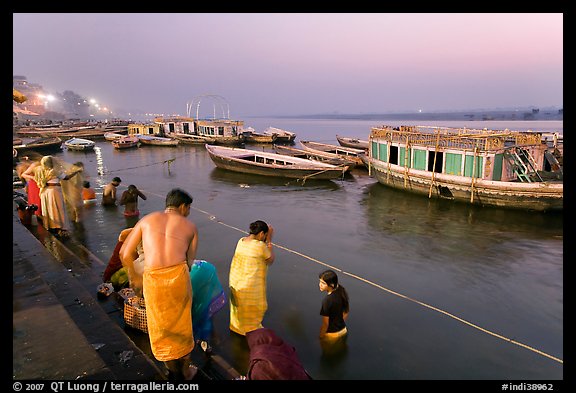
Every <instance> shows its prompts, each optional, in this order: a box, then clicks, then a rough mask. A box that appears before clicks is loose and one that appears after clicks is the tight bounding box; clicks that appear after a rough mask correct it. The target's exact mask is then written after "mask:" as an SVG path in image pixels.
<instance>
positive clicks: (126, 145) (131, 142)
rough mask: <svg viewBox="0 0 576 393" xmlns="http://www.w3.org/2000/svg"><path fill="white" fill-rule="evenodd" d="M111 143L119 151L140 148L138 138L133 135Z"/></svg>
mask: <svg viewBox="0 0 576 393" xmlns="http://www.w3.org/2000/svg"><path fill="white" fill-rule="evenodd" d="M111 143H112V146H114V148H116V149H119V150H121V149H130V148H132V147H138V146H139V141H138V138H137V137H135V136H133V135H124V136H122V138H118V139H115V140H113V141H112V142H111Z"/></svg>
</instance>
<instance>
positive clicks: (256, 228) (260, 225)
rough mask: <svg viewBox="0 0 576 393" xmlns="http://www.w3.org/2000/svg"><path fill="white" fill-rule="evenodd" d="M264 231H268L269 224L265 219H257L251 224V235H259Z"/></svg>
mask: <svg viewBox="0 0 576 393" xmlns="http://www.w3.org/2000/svg"><path fill="white" fill-rule="evenodd" d="M262 231H264V233H268V224H266V223H265V222H264V221H262V220H257V221H254V222H253V223H251V224H250V234H251V235H257V234H259V233H260V232H262Z"/></svg>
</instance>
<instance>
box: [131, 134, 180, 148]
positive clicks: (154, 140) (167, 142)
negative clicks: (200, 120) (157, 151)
mask: <svg viewBox="0 0 576 393" xmlns="http://www.w3.org/2000/svg"><path fill="white" fill-rule="evenodd" d="M134 136H135V137H137V138H138V140H139V141H140V143H142V144H143V145H150V146H178V140H177V139H173V138H166V137H163V136H157V135H144V134H134Z"/></svg>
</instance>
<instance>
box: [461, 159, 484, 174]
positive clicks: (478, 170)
mask: <svg viewBox="0 0 576 393" xmlns="http://www.w3.org/2000/svg"><path fill="white" fill-rule="evenodd" d="M465 160H466V161H465V162H464V176H468V177H472V167H473V166H474V157H473V156H469V155H467V156H466V159H465ZM483 161H484V160H483V157H478V156H477V157H476V167H475V170H474V177H476V178H478V177H481V176H482V175H481V174H482V163H483Z"/></svg>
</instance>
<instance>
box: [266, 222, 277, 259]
mask: <svg viewBox="0 0 576 393" xmlns="http://www.w3.org/2000/svg"><path fill="white" fill-rule="evenodd" d="M273 234H274V228H272V226H271V225H268V233H267V234H266V239H265V240H264V241H265V242H266V247H268V249H269V250H270V256H269V257H268V258H266V259H265V260H264V262H266V265H268V266H270V265H272V264H273V263H274V259H275V258H276V256H275V254H274V247H273V245H272V235H273Z"/></svg>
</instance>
